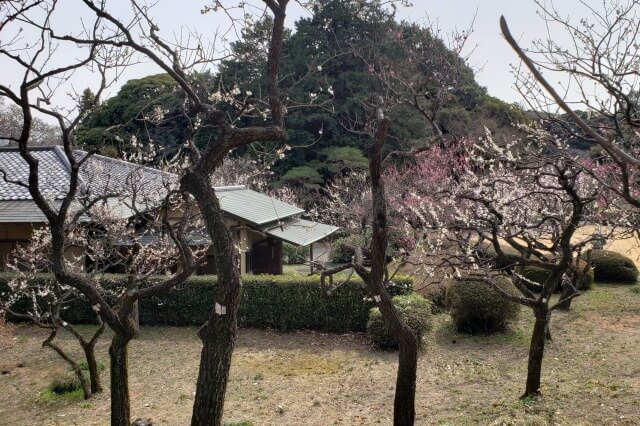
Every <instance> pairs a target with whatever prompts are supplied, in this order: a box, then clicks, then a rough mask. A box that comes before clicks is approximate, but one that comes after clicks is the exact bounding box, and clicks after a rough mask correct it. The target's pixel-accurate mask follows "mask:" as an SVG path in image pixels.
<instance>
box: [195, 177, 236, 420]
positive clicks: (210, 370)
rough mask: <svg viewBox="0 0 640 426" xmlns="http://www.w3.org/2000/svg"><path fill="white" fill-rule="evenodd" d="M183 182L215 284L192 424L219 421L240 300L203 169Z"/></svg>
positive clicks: (232, 257)
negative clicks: (205, 238)
mask: <svg viewBox="0 0 640 426" xmlns="http://www.w3.org/2000/svg"><path fill="white" fill-rule="evenodd" d="M184 183H185V184H186V185H187V187H188V190H189V192H190V193H191V194H192V195H193V196H194V198H195V199H196V201H197V203H198V206H199V208H200V212H201V213H202V218H203V220H204V222H205V224H206V226H207V231H208V232H209V236H210V237H211V247H212V249H213V253H214V257H215V262H216V271H217V275H218V283H217V285H218V288H217V289H216V292H215V294H214V295H213V297H214V309H213V311H212V312H211V315H210V317H209V320H208V321H207V322H206V323H205V324H204V325H203V326H202V328H201V329H200V331H199V333H198V335H199V336H200V338H201V339H202V344H203V347H202V352H201V357H200V371H199V373H198V382H197V387H196V396H195V400H194V403H193V414H192V417H191V424H192V425H193V426H205V425H206V426H210V425H216V426H217V425H220V424H221V422H222V413H223V409H224V399H225V392H226V389H227V381H228V379H229V369H230V367H231V355H232V354H233V348H234V344H235V339H236V332H237V328H238V327H237V321H236V316H237V313H238V305H239V303H240V290H241V288H242V282H241V279H240V268H239V256H238V252H237V250H236V247H235V243H234V240H233V237H232V234H231V231H230V230H229V227H228V226H227V225H226V223H225V220H224V214H223V212H222V210H221V208H220V203H219V202H218V198H217V197H216V194H215V191H214V189H213V188H212V186H211V184H210V181H209V178H208V175H207V174H206V173H202V172H200V173H197V172H194V173H189V174H187V175H186V176H185V177H184Z"/></svg>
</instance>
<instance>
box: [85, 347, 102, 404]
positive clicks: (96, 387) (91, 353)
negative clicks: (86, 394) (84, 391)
mask: <svg viewBox="0 0 640 426" xmlns="http://www.w3.org/2000/svg"><path fill="white" fill-rule="evenodd" d="M82 349H83V350H84V357H85V359H86V360H87V367H88V370H89V381H90V382H91V394H96V393H100V392H102V384H101V382H100V369H99V368H98V362H97V361H96V347H95V344H89V345H87V346H85V347H83V348H82Z"/></svg>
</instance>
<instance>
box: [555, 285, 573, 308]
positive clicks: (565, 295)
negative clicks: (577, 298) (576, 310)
mask: <svg viewBox="0 0 640 426" xmlns="http://www.w3.org/2000/svg"><path fill="white" fill-rule="evenodd" d="M576 281H577V280H576ZM572 284H573V285H577V283H572ZM576 291H577V290H576V289H575V288H572V287H571V285H570V284H568V283H567V284H565V285H564V287H563V288H562V293H561V294H560V302H558V306H557V309H561V310H563V311H568V310H570V309H571V302H572V301H573V299H574V298H573V297H571V296H573V294H574V293H575V292H576Z"/></svg>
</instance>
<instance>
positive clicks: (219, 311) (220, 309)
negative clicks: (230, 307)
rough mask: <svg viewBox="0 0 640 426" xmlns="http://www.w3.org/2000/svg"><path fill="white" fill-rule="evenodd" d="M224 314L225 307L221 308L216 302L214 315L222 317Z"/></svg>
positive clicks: (225, 311)
mask: <svg viewBox="0 0 640 426" xmlns="http://www.w3.org/2000/svg"><path fill="white" fill-rule="evenodd" d="M226 313H227V308H226V307H225V306H222V305H221V304H219V303H218V302H216V314H218V315H224V314H226Z"/></svg>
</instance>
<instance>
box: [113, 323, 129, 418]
mask: <svg viewBox="0 0 640 426" xmlns="http://www.w3.org/2000/svg"><path fill="white" fill-rule="evenodd" d="M130 340H131V338H130V337H127V336H124V335H121V334H119V333H116V335H115V336H114V337H113V339H112V340H111V346H110V347H109V358H110V361H111V362H110V366H111V372H110V373H111V425H112V426H130V425H131V413H130V408H129V407H130V403H129V366H128V358H127V346H128V344H129V341H130Z"/></svg>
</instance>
